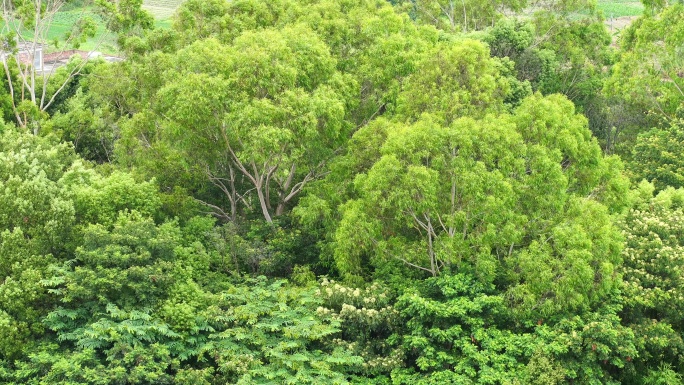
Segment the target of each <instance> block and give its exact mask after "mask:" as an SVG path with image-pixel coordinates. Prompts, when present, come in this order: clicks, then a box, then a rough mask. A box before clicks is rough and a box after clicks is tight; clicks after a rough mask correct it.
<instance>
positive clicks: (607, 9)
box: [598, 0, 644, 19]
mask: <svg viewBox="0 0 684 385" xmlns="http://www.w3.org/2000/svg"><path fill="white" fill-rule="evenodd" d="M598 8H599V9H600V10H602V11H603V16H604V17H605V18H606V19H609V18H611V17H613V18H615V17H623V16H640V15H641V14H642V13H643V12H644V5H643V4H642V3H641V2H640V1H634V0H612V1H608V0H599V1H598Z"/></svg>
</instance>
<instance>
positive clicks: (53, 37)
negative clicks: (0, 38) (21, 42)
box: [0, 0, 183, 54]
mask: <svg viewBox="0 0 684 385" xmlns="http://www.w3.org/2000/svg"><path fill="white" fill-rule="evenodd" d="M182 1H183V0H144V1H143V8H144V9H145V10H147V11H148V12H150V13H151V14H152V16H154V18H155V26H156V27H158V28H169V27H171V16H172V15H173V12H174V11H175V9H176V8H177V7H178V5H180V3H181V2H182ZM84 16H90V17H92V18H93V19H94V20H96V21H97V22H98V28H97V34H96V36H95V37H94V38H92V39H88V40H87V41H86V42H85V43H83V44H81V46H80V47H79V49H82V50H84V51H92V50H97V51H101V52H105V53H109V54H114V53H116V52H117V48H116V37H115V36H114V35H113V34H111V33H109V32H107V30H106V29H105V23H104V21H103V20H102V19H101V18H100V17H99V16H98V15H97V14H95V13H94V12H93V11H91V10H89V9H87V8H86V9H83V8H75V9H73V8H72V9H68V10H65V11H62V12H58V13H57V14H56V15H55V18H54V19H53V21H52V24H51V25H50V29H49V30H48V33H47V40H48V42H49V43H50V45H51V47H50V48H49V49H48V50H47V51H48V52H50V51H54V50H59V49H61V48H62V47H61V46H60V48H55V47H54V44H52V43H53V42H55V41H57V42H60V45H61V44H63V43H64V41H65V38H66V35H67V33H68V32H69V31H70V30H71V29H72V28H73V26H74V24H75V23H76V22H77V21H78V20H79V19H81V18H82V17H84ZM1 26H2V25H1V24H0V27H1ZM23 36H24V38H25V39H26V40H33V33H32V32H30V31H27V32H25V33H24V34H23Z"/></svg>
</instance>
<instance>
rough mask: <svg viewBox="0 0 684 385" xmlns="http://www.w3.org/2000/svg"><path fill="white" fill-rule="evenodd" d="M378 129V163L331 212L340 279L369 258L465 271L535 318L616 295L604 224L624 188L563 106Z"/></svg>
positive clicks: (616, 245) (613, 251) (432, 270)
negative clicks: (336, 212) (337, 213)
mask: <svg viewBox="0 0 684 385" xmlns="http://www.w3.org/2000/svg"><path fill="white" fill-rule="evenodd" d="M378 124H382V125H383V126H384V127H383V128H382V129H383V130H384V131H385V132H386V139H384V141H383V142H381V145H380V146H381V147H380V150H379V154H378V157H377V158H376V159H374V160H373V161H371V164H372V165H371V166H370V168H368V169H367V170H366V171H364V172H360V173H358V174H357V175H356V176H355V179H354V190H355V192H356V198H354V199H350V200H348V201H347V202H345V203H344V204H343V205H342V207H341V210H342V218H341V221H340V223H339V226H338V227H337V230H336V232H335V237H334V240H335V246H334V247H335V253H334V255H335V260H336V263H337V267H338V269H339V270H340V271H341V272H342V273H344V274H347V275H348V276H354V275H359V274H362V272H363V270H364V269H365V268H366V266H364V262H363V261H365V260H369V259H370V261H372V264H374V265H375V266H378V264H382V261H383V260H398V261H401V262H403V263H405V264H406V265H408V266H411V267H413V268H415V269H418V270H421V271H424V272H425V273H427V274H428V275H431V276H438V275H440V274H441V273H442V272H444V271H470V272H472V274H474V275H475V276H476V277H478V279H480V280H482V281H483V282H493V283H495V284H496V285H498V287H499V288H500V289H501V290H503V291H505V292H506V293H507V297H508V299H509V301H510V304H511V305H512V306H513V308H517V309H519V310H521V311H523V312H530V314H544V315H546V316H548V315H551V314H560V313H562V312H565V311H572V309H575V310H577V309H582V308H585V307H586V306H588V305H589V304H591V303H594V304H595V303H596V301H599V300H600V298H601V296H602V295H605V294H606V293H609V292H610V291H611V290H613V289H614V288H615V287H616V285H617V282H618V281H617V276H616V274H615V266H616V265H617V264H618V263H619V260H620V255H619V251H620V245H621V243H620V237H619V232H618V231H617V229H616V228H615V227H614V226H613V224H612V221H611V218H610V215H609V213H610V211H611V208H612V209H619V208H620V207H621V206H622V205H623V204H622V203H621V202H622V200H623V198H622V196H623V194H624V193H625V192H626V188H627V182H626V180H625V179H624V177H622V176H621V174H620V170H621V164H620V162H619V160H617V159H615V158H604V157H603V155H602V152H601V149H600V147H599V146H598V144H597V142H596V140H595V139H593V138H592V136H591V133H590V131H589V130H588V129H587V122H586V120H585V118H583V117H582V116H581V115H579V114H576V112H575V110H574V107H573V105H572V103H570V102H569V101H568V100H567V99H564V98H563V97H560V96H551V97H546V98H543V97H541V96H539V95H535V96H533V97H530V98H528V99H527V100H525V101H523V103H522V105H521V106H520V107H518V108H517V109H516V110H515V112H514V113H513V114H496V115H494V114H489V115H485V116H483V117H480V118H471V117H468V116H464V117H460V118H458V119H455V120H454V121H453V122H451V123H450V124H444V123H442V120H441V119H439V117H434V116H432V115H429V114H425V115H423V116H422V118H421V119H419V120H417V121H416V122H414V123H404V122H401V121H385V122H384V123H378ZM369 129H370V128H369ZM360 132H361V131H360ZM360 132H359V133H360ZM357 135H358V134H357ZM352 156H353V155H352ZM587 217H591V218H592V220H591V221H586V220H585V218H587ZM526 314H527V313H526Z"/></svg>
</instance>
